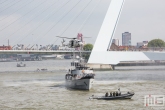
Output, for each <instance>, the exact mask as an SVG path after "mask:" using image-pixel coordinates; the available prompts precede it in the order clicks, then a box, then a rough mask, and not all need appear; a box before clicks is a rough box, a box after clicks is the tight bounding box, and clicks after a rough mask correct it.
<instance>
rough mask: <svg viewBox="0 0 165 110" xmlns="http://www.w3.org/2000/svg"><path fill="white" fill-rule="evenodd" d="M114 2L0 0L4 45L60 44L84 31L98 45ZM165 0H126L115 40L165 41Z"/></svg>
mask: <svg viewBox="0 0 165 110" xmlns="http://www.w3.org/2000/svg"><path fill="white" fill-rule="evenodd" d="M110 1H111V0H0V45H3V44H4V45H7V40H8V39H9V40H10V44H11V45H14V44H25V45H28V44H31V45H33V44H39V45H41V44H42V45H46V44H52V43H54V44H60V42H61V40H62V39H59V38H57V37H56V36H64V37H76V35H77V33H78V32H80V33H82V34H83V35H84V36H86V37H92V38H90V39H85V41H86V42H87V43H92V44H94V42H95V40H96V37H97V34H98V32H99V29H100V26H101V24H102V21H103V19H104V16H105V13H106V11H107V9H108V6H109V4H110ZM164 4H165V0H125V4H124V7H123V11H122V13H121V17H120V20H119V23H118V26H117V29H116V32H115V36H114V38H118V39H120V42H121V35H122V33H123V32H127V31H128V32H130V33H131V34H132V44H133V45H136V43H137V42H141V41H144V40H148V41H150V40H152V39H156V38H160V39H163V40H165V6H164Z"/></svg>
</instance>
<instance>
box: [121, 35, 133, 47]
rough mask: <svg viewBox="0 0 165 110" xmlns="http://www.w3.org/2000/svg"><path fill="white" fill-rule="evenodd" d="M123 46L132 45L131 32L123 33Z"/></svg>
mask: <svg viewBox="0 0 165 110" xmlns="http://www.w3.org/2000/svg"><path fill="white" fill-rule="evenodd" d="M122 46H131V33H129V32H125V33H122Z"/></svg>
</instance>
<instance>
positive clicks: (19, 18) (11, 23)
mask: <svg viewBox="0 0 165 110" xmlns="http://www.w3.org/2000/svg"><path fill="white" fill-rule="evenodd" d="M46 1H47V0H45V1H44V2H46ZM44 2H42V3H41V4H39V5H37V6H36V7H35V8H33V9H32V10H30V11H29V12H27V13H26V14H24V15H23V16H21V17H20V18H18V19H16V20H15V21H14V22H12V23H11V24H9V25H7V26H6V27H4V28H2V29H1V30H0V32H1V31H3V30H4V29H6V28H7V27H9V26H10V25H12V24H13V23H15V22H16V21H18V20H19V19H21V18H22V17H24V16H26V15H27V14H29V13H30V12H31V11H33V10H34V9H36V8H37V7H39V6H40V5H42V4H43V3H44Z"/></svg>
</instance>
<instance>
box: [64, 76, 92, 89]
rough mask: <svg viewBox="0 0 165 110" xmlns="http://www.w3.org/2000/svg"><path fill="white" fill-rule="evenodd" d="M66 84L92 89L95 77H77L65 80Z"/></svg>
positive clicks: (75, 87)
mask: <svg viewBox="0 0 165 110" xmlns="http://www.w3.org/2000/svg"><path fill="white" fill-rule="evenodd" d="M65 82H66V86H67V87H69V88H72V89H81V90H90V89H91V88H92V85H93V82H94V79H93V78H90V79H76V80H65Z"/></svg>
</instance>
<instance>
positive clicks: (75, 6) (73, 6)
mask: <svg viewBox="0 0 165 110" xmlns="http://www.w3.org/2000/svg"><path fill="white" fill-rule="evenodd" d="M80 2H81V0H79V1H78V2H77V3H76V4H75V5H74V6H73V7H72V8H71V9H70V10H69V11H68V12H67V14H65V15H64V16H63V17H62V18H61V19H60V20H59V21H58V22H57V23H56V24H55V25H53V26H52V27H51V28H50V29H49V30H48V31H47V32H46V34H44V36H42V37H45V36H46V35H47V34H48V32H50V31H51V30H52V29H53V28H54V27H55V26H56V25H57V24H58V23H59V22H60V21H61V20H62V19H63V18H64V17H65V16H66V15H68V14H69V13H70V12H71V11H72V10H73V9H74V8H75V7H76V6H77V5H78V4H79V3H80ZM42 37H41V38H42ZM40 40H41V39H40Z"/></svg>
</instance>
